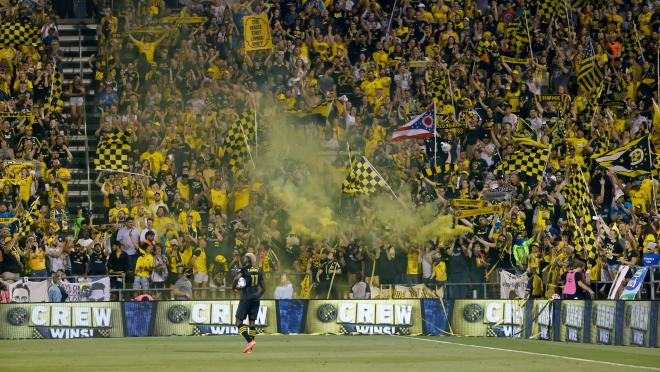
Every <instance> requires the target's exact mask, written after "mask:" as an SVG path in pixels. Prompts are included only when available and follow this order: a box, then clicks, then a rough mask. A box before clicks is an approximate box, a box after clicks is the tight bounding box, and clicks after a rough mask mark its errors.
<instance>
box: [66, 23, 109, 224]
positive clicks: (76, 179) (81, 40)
mask: <svg viewBox="0 0 660 372" xmlns="http://www.w3.org/2000/svg"><path fill="white" fill-rule="evenodd" d="M57 23H58V29H59V35H60V36H59V39H60V47H61V49H62V51H63V55H64V63H63V65H62V69H63V73H64V92H66V91H67V90H68V88H69V85H70V84H72V83H73V79H74V77H75V76H76V75H81V76H82V78H83V82H84V84H85V87H86V97H85V110H86V121H87V143H86V142H85V135H84V133H83V134H82V135H77V134H75V133H73V134H72V135H71V137H70V140H69V150H70V151H71V154H72V155H73V161H72V162H71V164H70V165H69V167H68V169H69V170H70V172H71V181H69V192H68V195H67V200H68V207H69V211H70V213H72V214H75V213H76V211H77V210H78V208H79V207H85V208H89V206H90V200H91V201H92V205H93V206H94V205H98V206H99V207H100V206H101V205H102V202H103V196H102V194H101V192H100V190H99V189H98V187H96V186H95V185H94V180H95V179H96V171H94V167H93V165H92V164H90V170H89V180H88V178H87V162H88V161H90V162H91V161H92V159H93V158H94V154H95V150H96V145H97V143H98V140H97V139H96V137H95V136H94V132H95V131H96V129H97V128H98V126H99V122H100V115H99V113H98V111H97V110H96V108H95V106H94V94H95V92H94V91H93V90H90V89H89V86H90V85H91V82H92V80H93V78H94V77H93V76H92V74H93V71H92V69H91V68H90V67H89V64H88V61H89V57H90V56H91V55H93V54H97V51H98V40H97V36H96V28H97V27H98V23H97V21H96V20H94V19H91V18H65V19H58V20H57ZM68 106H69V102H68V99H67V100H65V108H64V112H65V113H68V112H69V108H68ZM85 152H87V155H88V157H86V156H85ZM92 211H93V212H99V213H100V214H96V213H95V216H94V217H95V218H94V219H95V221H97V222H100V221H102V220H104V216H103V212H102V209H101V208H93V209H92Z"/></svg>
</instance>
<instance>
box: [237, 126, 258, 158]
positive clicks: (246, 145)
mask: <svg viewBox="0 0 660 372" xmlns="http://www.w3.org/2000/svg"><path fill="white" fill-rule="evenodd" d="M238 126H240V127H241V132H242V133H243V141H245V147H246V149H247V151H248V155H250V161H251V162H252V168H254V169H257V165H256V164H255V163H254V159H253V158H252V151H250V144H249V143H248V139H247V135H246V134H245V130H244V129H243V123H241V121H240V120H239V121H238Z"/></svg>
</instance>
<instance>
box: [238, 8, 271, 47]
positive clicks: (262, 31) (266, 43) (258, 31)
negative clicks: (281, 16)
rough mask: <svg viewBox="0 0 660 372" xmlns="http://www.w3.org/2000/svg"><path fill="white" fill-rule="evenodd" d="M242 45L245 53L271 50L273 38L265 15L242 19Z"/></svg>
mask: <svg viewBox="0 0 660 372" xmlns="http://www.w3.org/2000/svg"><path fill="white" fill-rule="evenodd" d="M243 44H244V46H245V51H246V52H249V51H252V50H262V49H273V38H272V36H271V34H270V25H269V24H268V16H267V15H266V14H259V15H255V16H245V17H243Z"/></svg>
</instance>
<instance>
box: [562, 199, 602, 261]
mask: <svg viewBox="0 0 660 372" xmlns="http://www.w3.org/2000/svg"><path fill="white" fill-rule="evenodd" d="M570 209H571V207H570V206H569V213H568V219H569V221H570V222H571V226H572V227H573V229H574V231H575V232H574V233H573V241H574V242H575V250H576V251H577V252H582V251H587V252H589V258H590V259H595V258H596V255H597V254H598V252H597V250H596V234H595V233H594V227H593V225H592V224H591V221H587V222H586V226H585V227H584V231H582V232H580V230H579V229H580V227H579V225H578V222H577V218H575V214H574V213H573V212H571V211H570Z"/></svg>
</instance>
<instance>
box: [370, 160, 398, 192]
mask: <svg viewBox="0 0 660 372" xmlns="http://www.w3.org/2000/svg"><path fill="white" fill-rule="evenodd" d="M362 160H364V161H365V162H366V163H367V164H369V167H371V169H373V171H374V172H376V174H377V175H378V177H380V179H381V180H383V182H384V183H385V186H387V189H388V190H390V192H391V193H392V195H394V198H395V199H396V200H399V197H398V196H397V195H396V193H395V192H394V190H392V187H390V184H389V183H387V181H386V180H385V178H383V176H382V175H381V174H380V173H379V172H378V169H376V167H374V165H373V164H371V162H370V161H369V159H367V157H366V156H363V157H362Z"/></svg>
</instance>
